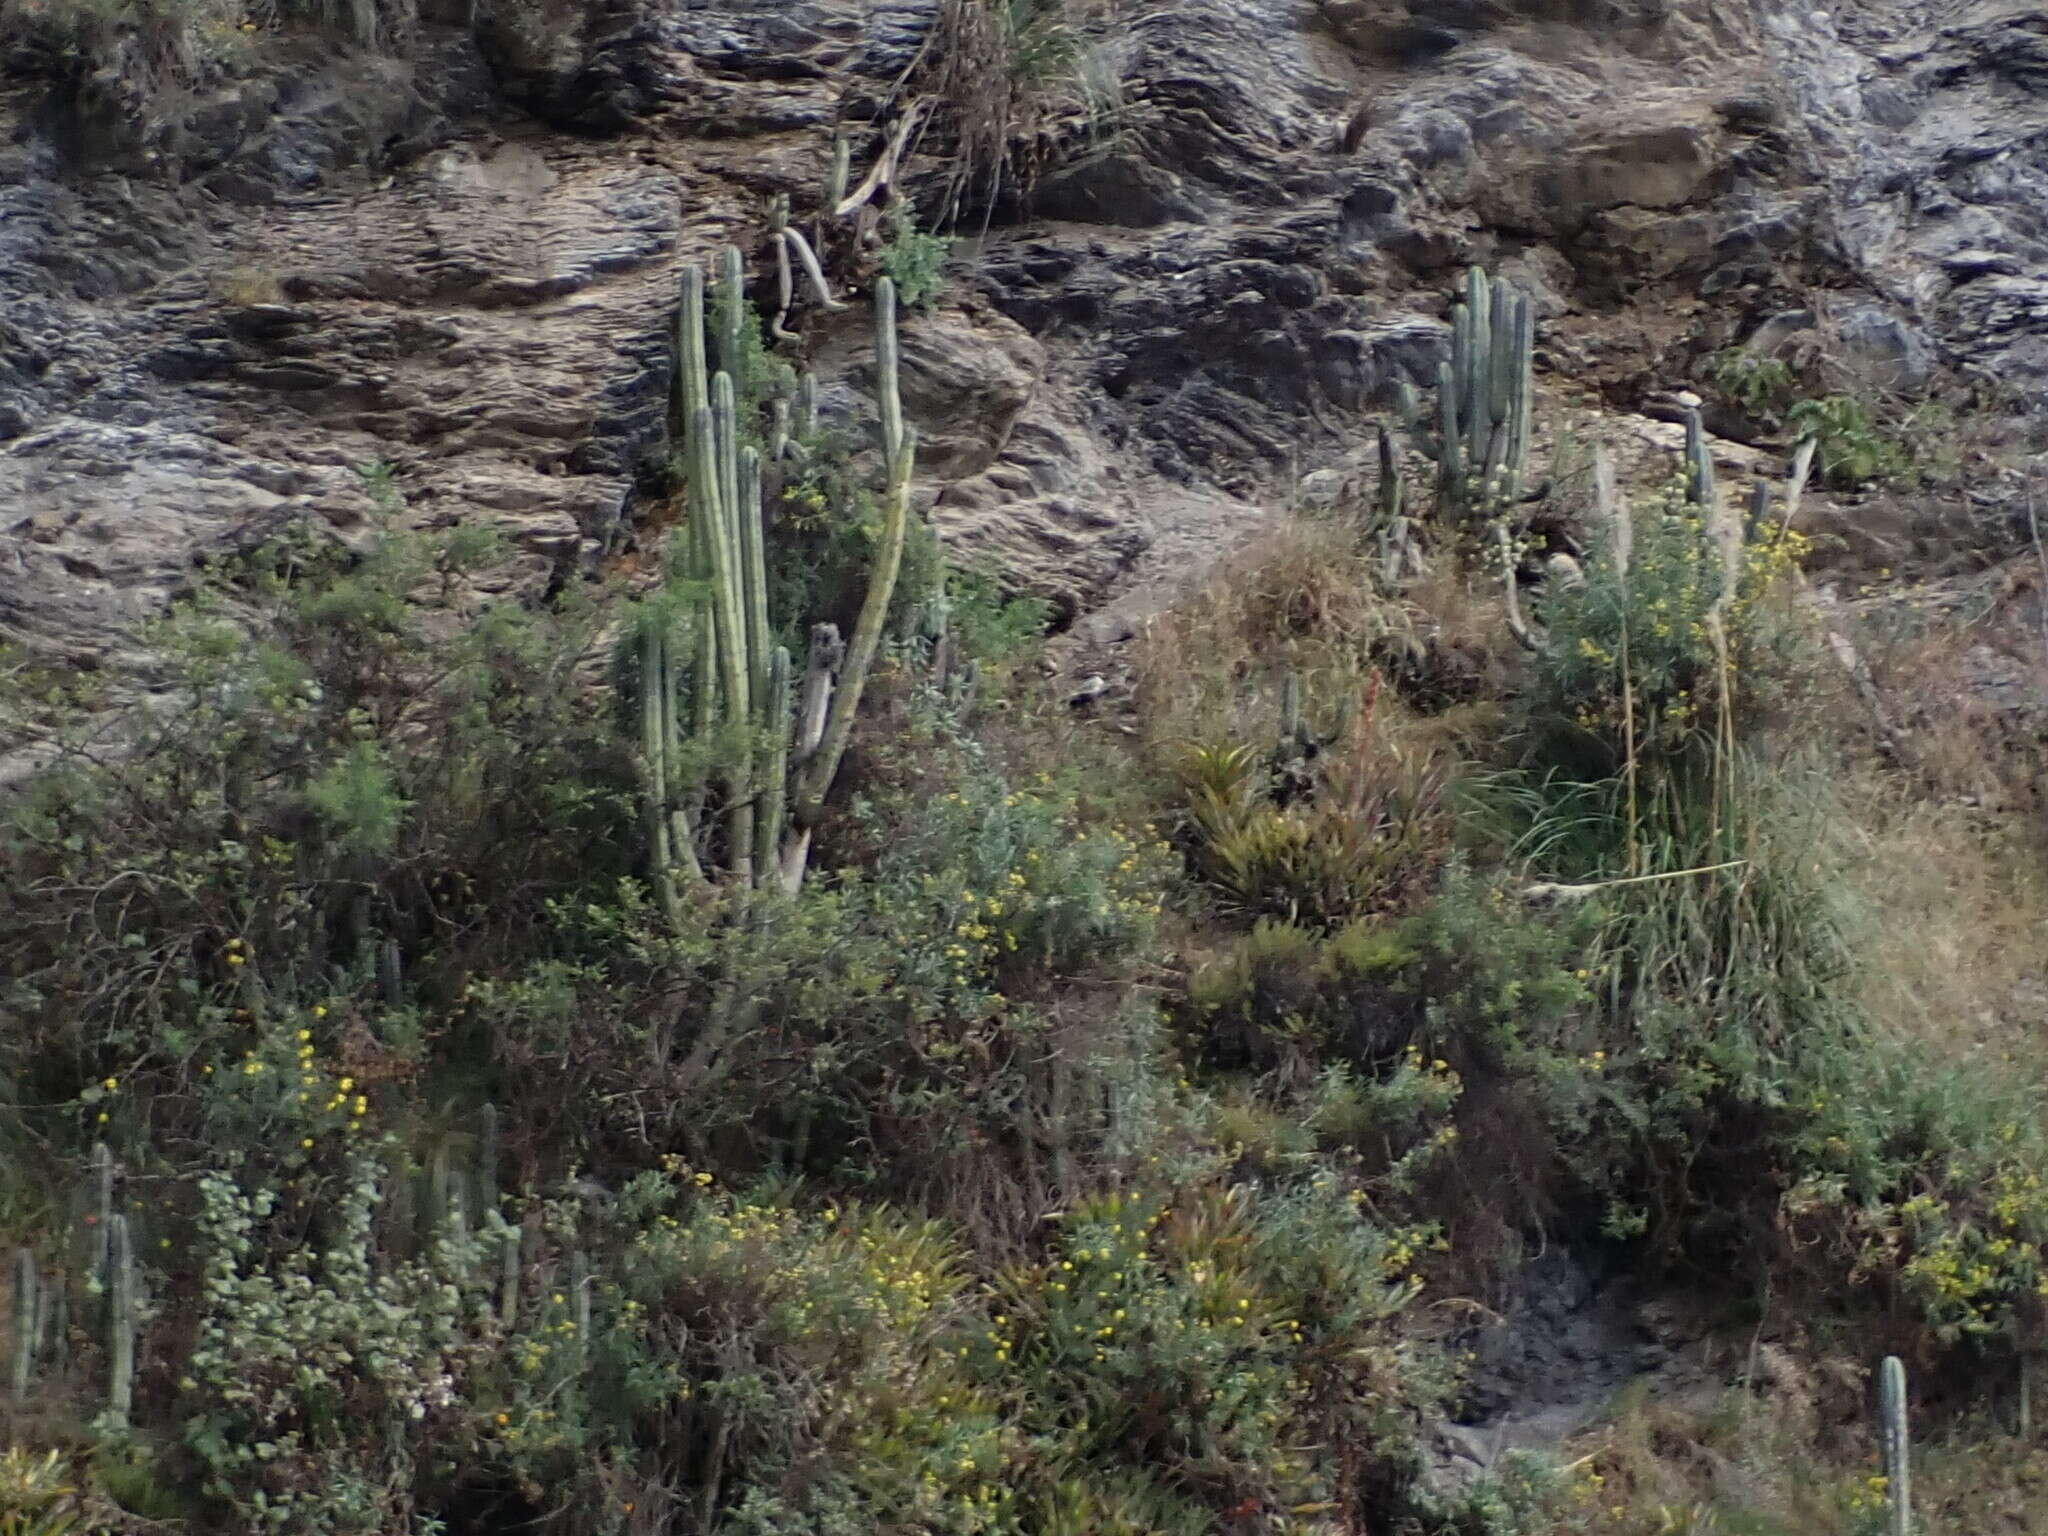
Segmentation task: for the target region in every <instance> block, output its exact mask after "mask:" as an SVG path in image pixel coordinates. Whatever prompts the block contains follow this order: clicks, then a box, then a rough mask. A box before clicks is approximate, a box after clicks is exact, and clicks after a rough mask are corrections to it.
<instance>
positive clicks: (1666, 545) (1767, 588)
mask: <svg viewBox="0 0 2048 1536" xmlns="http://www.w3.org/2000/svg"><path fill="white" fill-rule="evenodd" d="M1630 532H1631V537H1630V539H1629V540H1628V541H1627V542H1626V543H1622V542H1620V541H1618V540H1616V539H1614V538H1609V539H1608V540H1607V541H1606V542H1605V543H1603V544H1602V545H1601V546H1600V547H1599V548H1597V549H1596V550H1595V551H1594V553H1593V557H1592V559H1591V560H1590V561H1589V562H1588V565H1587V568H1586V579H1585V581H1584V583H1583V584H1582V585H1579V586H1576V587H1564V588H1562V589H1560V590H1557V591H1554V592H1553V593H1552V594H1551V595H1550V596H1549V598H1548V600H1547V602H1546V604H1545V609H1544V618H1545V622H1546V624H1547V626H1548V629H1549V639H1548V643H1547V644H1546V646H1545V647H1544V649H1543V651H1542V653H1541V654H1540V656H1539V657H1538V660H1537V674H1538V675H1537V679H1536V685H1535V687H1534V688H1533V689H1532V690H1531V691H1530V693H1529V694H1528V695H1527V697H1526V698H1525V700H1524V702H1523V715H1524V719H1525V722H1526V724H1525V729H1526V730H1527V731H1529V732H1530V733H1531V734H1532V735H1533V736H1534V737H1535V738H1536V740H1537V742H1538V743H1539V747H1540V751H1541V755H1542V757H1543V759H1544V760H1545V761H1546V762H1550V763H1554V764H1557V765H1559V766H1562V767H1564V768H1566V769H1567V770H1568V771H1570V772H1571V773H1572V774H1573V775H1574V776H1577V777H1593V778H1599V777H1604V776H1606V775H1609V774H1613V773H1618V772H1620V771H1621V769H1622V767H1623V765H1624V764H1625V763H1627V762H1628V761H1629V760H1630V759H1631V758H1632V757H1633V758H1634V759H1635V760H1636V761H1637V762H1638V763H1647V764H1653V765H1654V764H1665V763H1676V762H1679V761H1681V760H1684V759H1687V758H1690V757H1694V756H1697V755H1698V754H1699V753H1700V752H1701V751H1702V750H1703V749H1707V750H1710V749H1711V744H1712V743H1713V742H1714V741H1715V740H1717V739H1718V733H1719V731H1720V728H1721V711H1722V709H1723V707H1724V705H1726V706H1729V707H1731V708H1732V709H1733V710H1734V712H1735V713H1734V716H1733V718H1731V720H1730V721H1729V726H1730V729H1733V730H1737V731H1738V732H1740V733H1742V734H1745V735H1746V734H1747V733H1748V731H1749V730H1751V729H1753V728H1754V727H1755V726H1756V725H1757V724H1758V723H1759V722H1761V721H1763V720H1766V719H1768V718H1769V717H1771V716H1772V715H1773V714H1774V713H1775V712H1777V711H1779V710H1781V709H1782V708H1783V706H1784V704H1785V702H1786V700H1787V698H1788V696H1789V694H1790V692H1791V690H1792V688H1793V687H1794V685H1795V684H1796V682H1797V680H1798V678H1799V675H1800V672H1801V669H1802V667H1803V666H1804V664H1805V658H1806V657H1808V656H1810V655H1811V654H1812V647H1811V644H1810V637H1809V636H1808V635H1807V634H1806V632H1805V631H1804V630H1803V629H1802V628H1801V626H1800V625H1799V624H1798V623H1797V622H1796V621H1795V619H1794V616H1793V615H1792V613H1791V611H1790V609H1789V608H1788V606H1787V605H1786V604H1785V603H1784V602H1783V601H1782V599H1783V595H1784V592H1783V588H1784V584H1785V582H1786V580H1787V578H1789V577H1790V576H1791V575H1792V573H1793V572H1795V571H1796V570H1797V569H1798V566H1799V563H1800V561H1801V560H1802V559H1803V558H1804V555H1805V552H1806V547H1807V541H1806V538H1805V536H1804V535H1802V534H1799V533H1796V532H1792V531H1787V530H1780V529H1776V528H1765V529H1761V530H1756V531H1754V532H1753V534H1752V536H1751V537H1750V538H1749V539H1748V540H1747V541H1746V542H1744V543H1743V544H1742V546H1741V548H1740V551H1739V553H1737V554H1736V555H1735V556H1734V559H1733V563H1732V565H1731V564H1730V558H1729V554H1728V552H1727V551H1726V550H1724V548H1723V545H1722V543H1721V541H1720V538H1718V537H1717V534H1716V530H1715V529H1714V528H1713V527H1712V526H1711V524H1710V520H1709V519H1708V518H1707V516H1705V515H1704V513H1703V511H1702V509H1700V508H1698V507H1695V506H1692V505H1690V504H1688V503H1687V502H1686V500H1685V494H1684V487H1683V484H1682V482H1674V483H1673V484H1672V485H1670V486H1668V487H1666V488H1665V489H1664V490H1663V491H1662V492H1660V493H1658V494H1657V495H1654V496H1650V497H1645V498H1643V499H1641V500H1640V501H1638V502H1637V504H1636V505H1635V507H1634V511H1633V518H1632V527H1631V530H1630ZM1724 532H1726V530H1724ZM1731 570H1732V571H1733V573H1734V579H1735V586H1734V590H1733V591H1728V590H1726V588H1727V585H1728V579H1729V573H1730V571H1731ZM1717 615H1718V617H1717ZM1717 625H1718V626H1719V628H1720V630H1721V632H1722V633H1723V634H1724V635H1725V637H1726V647H1725V662H1726V667H1725V671H1724V669H1723V660H1724V656H1723V651H1722V648H1721V646H1720V645H1718V644H1717V642H1716V640H1715V630H1716V627H1717Z"/></svg>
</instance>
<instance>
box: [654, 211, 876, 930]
mask: <svg viewBox="0 0 2048 1536" xmlns="http://www.w3.org/2000/svg"><path fill="white" fill-rule="evenodd" d="M721 269H722V275H721V280H720V288H719V295H718V305H717V313H716V315H715V316H714V317H713V325H712V331H713V334H714V335H715V336H716V338H717V341H718V350H719V356H720V361H721V362H722V363H725V364H726V365H727V366H726V368H724V369H722V370H721V371H720V372H718V373H717V374H715V375H714V374H711V373H709V371H708V360H707V356H706V352H707V348H706V339H705V338H706V325H705V320H706V316H705V302H704V300H705V286H704V274H703V272H702V271H701V269H698V268H696V267H691V268H689V269H687V270H686V271H685V272H684V275H683V300H682V308H681V317H680V320H679V323H678V330H677V347H676V351H677V390H676V415H677V422H678V426H679V429H680V432H681V434H682V437H683V441H684V462H685V465H686V467H687V474H688V480H689V518H688V527H687V531H686V535H685V538H684V541H683V546H682V549H681V552H680V559H679V560H678V563H677V571H676V574H677V575H678V576H679V577H681V578H682V582H683V583H686V584H687V585H686V586H680V587H679V588H678V589H675V590H680V591H682V592H685V593H692V592H693V593H697V594H702V596H701V597H698V598H695V599H694V600H693V603H694V611H693V612H689V613H688V615H687V618H686V617H685V607H684V605H683V604H681V603H679V602H677V601H676V600H674V599H673V598H664V597H659V596H658V597H656V598H654V599H651V600H650V601H649V602H647V603H644V604H642V605H641V614H640V630H639V634H638V636H637V645H636V650H637V660H638V666H637V674H638V687H639V699H638V714H639V727H640V729H639V735H640V751H641V758H642V784H643V789H644V792H645V800H646V812H647V822H648V836H649V847H650V852H651V855H652V861H653V864H654V879H655V887H656V893H657V897H658V899H659V900H660V902H661V904H662V907H663V909H664V911H665V912H667V913H668V914H669V916H670V917H671V919H672V920H674V921H676V922H678V923H680V922H681V921H682V916H683V904H682V898H681V890H680V888H679V886H678V884H677V875H678V874H679V873H680V874H682V875H684V876H685V877H686V878H687V879H688V880H689V881H690V883H692V884H699V883H702V882H704V881H706V880H707V879H708V878H709V877H708V875H707V873H706V869H705V865H704V861H703V859H702V857H701V855H700V847H701V845H702V844H703V842H704V841H705V832H706V829H705V827H704V825H703V820H702V814H701V813H702V810H703V805H704V795H705V789H706V780H707V765H708V764H709V763H710V762H711V760H712V759H713V758H714V757H717V758H718V760H719V761H720V762H721V764H722V765H723V768H722V786H721V787H722V791H723V800H724V812H725V831H724V838H723V848H722V853H723V858H724V867H725V868H726V869H727V870H728V871H729V872H730V874H731V876H732V878H733V879H734V880H735V881H736V882H737V883H739V884H741V885H748V884H752V885H766V884H768V883H770V882H771V881H776V882H779V883H780V884H781V885H783V886H784V887H785V888H786V889H790V890H794V889H795V888H796V887H797V885H799V884H800V883H801V881H802V878H803V870H804V866H805V863H806V862H807V860H808V855H809V847H810V833H809V827H810V825H811V823H812V821H813V820H814V819H815V815H816V811H817V807H818V805H819V803H820V802H821V801H822V799H823V796H824V794H825V792H826V790H828V789H829V788H830V786H831V782H832V778H833V775H834V774H835V773H836V772H837V769H838V764H839V760H840V758H841V756H843V754H844V751H845V746H846V740H847V737H848V735H849V734H850V732H851V727H852V716H853V712H854V711H855V710H856V709H857V708H858V706H859V702H860V694H861V689H862V686H863V684H864V682H865V678H866V674H867V671H868V668H869V667H870V666H871V665H872V663H873V659H874V655H875V652H876V650H877V648H878V646H879V643H880V639H881V630H882V624H883V621H884V619H885V618H886V616H887V613H888V608H889V603H890V601H891V599H892V598H893V597H894V594H895V585H896V577H897V572H898V570H899V568H900V566H901V562H902V555H903V546H904V541H905V535H906V532H907V522H908V517H909V503H910V465H911V458H912V453H913V444H912V442H911V438H910V435H909V433H908V431H907V429H906V428H905V427H904V425H903V408H902V402H901V398H900V394H899V391H898V385H897V371H898V360H897V347H896V311H895V290H894V286H893V285H892V284H891V283H890V282H889V281H888V279H886V278H884V279H883V280H882V282H881V284H880V288H879V291H878V293H877V298H876V338H877V339H876V349H877V354H878V368H877V373H878V377H879V378H880V381H881V390H880V394H881V406H882V425H883V445H884V452H885V457H886V460H887V463H888V466H889V493H888V496H887V498H886V500H885V503H884V519H883V531H882V540H881V547H880V550H879V552H878V555H877V558H876V562H875V567H874V571H873V573H872V575H871V578H870V581H869V587H868V592H867V595H866V599H865V601H864V602H863V605H862V608H861V616H860V622H859V624H858V625H857V627H856V629H855V633H854V641H853V645H852V647H851V648H850V649H849V650H848V651H847V652H846V653H845V655H846V659H845V661H844V664H843V665H842V664H841V663H840V662H839V656H840V651H839V647H838V639H837V632H836V631H833V632H832V634H831V637H830V640H829V641H828V642H826V643H824V644H820V643H818V642H817V640H816V639H814V642H813V645H812V652H813V654H812V656H811V663H810V675H807V676H806V679H805V697H806V699H809V698H811V696H812V694H813V692H814V690H815V689H817V688H820V687H822V688H823V689H824V690H825V693H824V694H823V695H821V697H826V698H829V709H827V710H825V711H824V712H823V713H822V714H821V717H820V719H821V724H820V729H819V732H818V735H817V738H816V739H811V738H810V737H809V736H808V733H807V734H806V736H805V739H804V740H803V741H802V742H801V743H800V744H799V743H798V742H796V741H793V740H792V729H791V698H792V693H793V691H794V690H793V686H792V678H791V662H790V658H789V656H788V654H787V652H785V651H783V650H781V649H780V648H777V647H774V646H773V645H772V639H773V635H774V629H773V627H772V626H771V624H770V622H769V614H768V580H767V549H766V535H765V528H764V524H763V488H762V479H763V472H764V466H763V461H762V457H761V454H760V452H759V451H758V450H757V449H756V448H754V447H753V446H752V445H751V444H748V443H746V442H744V441H743V438H744V437H745V436H746V434H747V430H748V428H749V426H750V425H751V423H748V422H745V421H743V420H742V417H741V410H740V399H739V391H738V389H737V387H736V385H735V382H734V378H733V375H732V372H731V369H732V368H733V367H735V366H737V365H738V364H739V363H740V362H741V361H742V360H743V358H742V346H743V340H744V335H745V325H744V317H743V312H742V308H741V304H742V302H743V299H744V287H743V279H744V273H743V271H742V269H741V264H740V259H739V253H738V252H737V251H736V250H728V251H727V252H726V253H725V254H724V256H723V257H722V259H721ZM797 407H798V412H799V415H798V420H797V422H796V424H795V425H796V427H797V430H798V432H799V433H801V434H804V435H808V434H809V432H810V431H811V430H812V429H813V427H814V424H815V418H816V386H815V384H814V383H813V382H812V381H810V380H809V379H808V378H806V379H805V381H804V383H803V385H802V386H801V388H800V391H799V394H798V398H797ZM824 628H826V629H830V626H824ZM686 678H687V680H688V687H689V693H690V697H691V700H692V703H693V706H694V707H693V708H692V710H691V712H690V714H691V718H690V720H689V721H688V722H687V725H686V724H685V722H684V721H683V720H682V719H681V718H680V709H679V705H678V700H679V698H680V697H681V694H682V690H683V684H684V680H685V679H686ZM742 744H744V745H742ZM799 753H800V757H799V761H797V762H795V763H793V762H792V755H793V754H799ZM793 770H796V771H793Z"/></svg>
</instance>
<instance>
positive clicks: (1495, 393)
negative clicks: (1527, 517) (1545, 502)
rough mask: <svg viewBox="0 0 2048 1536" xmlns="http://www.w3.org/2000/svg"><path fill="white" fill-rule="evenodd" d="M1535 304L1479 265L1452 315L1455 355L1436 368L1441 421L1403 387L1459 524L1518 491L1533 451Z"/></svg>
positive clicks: (1440, 492)
mask: <svg viewBox="0 0 2048 1536" xmlns="http://www.w3.org/2000/svg"><path fill="white" fill-rule="evenodd" d="M1535 348H1536V311H1535V309H1534V307H1533V306H1532V305H1531V304H1530V302H1529V298H1528V295H1526V294H1524V293H1522V292H1520V291H1519V290H1517V289H1516V288H1515V287H1514V286H1513V285H1512V284H1511V283H1506V282H1499V283H1496V282H1491V281H1489V280H1488V278H1487V276H1486V274H1485V273H1484V272H1482V271H1481V270H1480V269H1479V268H1477V267H1474V268H1472V269H1471V270H1470V271H1469V272H1468V273H1466V276H1465V297H1464V299H1463V300H1462V301H1461V302H1460V303H1459V304H1458V306H1457V308H1456V310H1455V311H1454V312H1453V314H1452V318H1451V356H1450V360H1449V361H1448V362H1444V363H1441V364H1439V365H1438V368H1437V424H1436V429H1435V430H1434V431H1432V430H1430V428H1429V427H1428V426H1427V425H1426V424H1425V422H1424V421H1423V413H1422V407H1421V404H1420V402H1419V401H1418V400H1417V399H1416V397H1415V392H1414V390H1413V389H1411V388H1410V387H1409V386H1408V385H1407V384H1406V383H1403V384H1402V386H1401V391H1400V393H1401V414H1402V416H1403V418H1404V419H1405V420H1406V421H1407V424H1408V430H1409V432H1410V433H1411V434H1412V436H1413V437H1414V440H1415V444H1416V446H1417V447H1418V448H1420V449H1421V450H1422V452H1423V454H1424V455H1425V456H1427V457H1428V458H1430V459H1432V460H1433V461H1435V463H1436V466H1437V501H1438V505H1439V507H1440V508H1441V509H1443V510H1444V511H1445V512H1447V513H1448V514H1449V515H1450V516H1451V517H1452V518H1453V519H1455V520H1456V521H1458V522H1460V523H1469V522H1471V521H1473V520H1474V519H1475V518H1478V517H1481V516H1487V515H1491V514H1492V513H1493V512H1495V511H1496V510H1497V509H1498V508H1500V507H1503V506H1506V505H1508V504H1510V503H1512V502H1513V501H1514V500H1515V499H1516V498H1517V497H1518V496H1519V495H1520V494H1521V487H1522V471H1523V469H1524V467H1525V466H1526V464H1527V462H1528V455H1529V412H1530V405H1531V400H1532V394H1533V390H1532V384H1531V369H1532V364H1533V360H1534V357H1535Z"/></svg>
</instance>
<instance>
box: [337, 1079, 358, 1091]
mask: <svg viewBox="0 0 2048 1536" xmlns="http://www.w3.org/2000/svg"><path fill="white" fill-rule="evenodd" d="M355 1085H356V1080H355V1079H354V1078H352V1077H344V1078H343V1079H342V1080H341V1081H340V1082H339V1083H336V1084H335V1087H337V1088H339V1089H340V1090H341V1091H342V1092H343V1093H347V1092H348V1091H349V1089H351V1088H353V1087H355Z"/></svg>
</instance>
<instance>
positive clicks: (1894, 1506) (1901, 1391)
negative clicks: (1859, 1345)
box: [1878, 1355, 1913, 1536]
mask: <svg viewBox="0 0 2048 1536" xmlns="http://www.w3.org/2000/svg"><path fill="white" fill-rule="evenodd" d="M1878 1376H1879V1390H1878V1406H1879V1421H1878V1431H1879V1435H1880V1438H1881V1439H1882V1440H1883V1442H1884V1478H1885V1492H1886V1495H1887V1496H1888V1497H1889V1498H1890V1500H1891V1526H1890V1536H1911V1533H1912V1529H1913V1468H1912V1451H1913V1445H1912V1440H1911V1438H1910V1437H1909V1435H1908V1433H1907V1428H1906V1366H1905V1362H1903V1361H1902V1360H1900V1359H1899V1357H1898V1356H1897V1355H1886V1356H1885V1357H1884V1365H1883V1367H1882V1368H1881V1369H1880V1370H1879V1372H1878Z"/></svg>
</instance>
